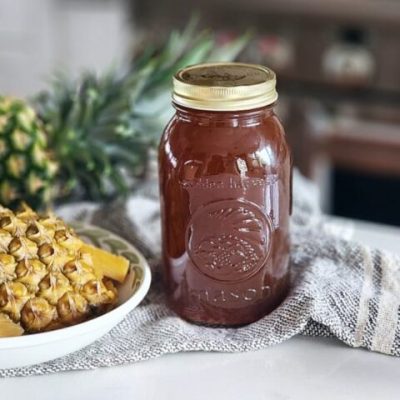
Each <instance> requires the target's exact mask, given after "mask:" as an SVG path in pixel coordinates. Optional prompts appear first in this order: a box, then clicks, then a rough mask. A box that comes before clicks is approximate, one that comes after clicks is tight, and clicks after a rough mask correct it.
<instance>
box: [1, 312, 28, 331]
mask: <svg viewBox="0 0 400 400" xmlns="http://www.w3.org/2000/svg"><path fill="white" fill-rule="evenodd" d="M23 333H24V330H23V329H22V327H21V325H19V324H16V323H15V322H14V321H12V320H11V319H10V318H9V317H8V315H6V314H2V313H0V337H12V336H21V335H22V334H23Z"/></svg>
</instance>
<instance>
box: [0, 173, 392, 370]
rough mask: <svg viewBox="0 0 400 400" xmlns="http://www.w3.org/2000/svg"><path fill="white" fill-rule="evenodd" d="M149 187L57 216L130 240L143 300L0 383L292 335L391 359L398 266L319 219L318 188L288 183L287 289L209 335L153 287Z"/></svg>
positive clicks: (155, 235) (247, 346)
mask: <svg viewBox="0 0 400 400" xmlns="http://www.w3.org/2000/svg"><path fill="white" fill-rule="evenodd" d="M156 188H157V185H156V182H155V181H154V180H150V181H149V182H147V183H146V184H145V185H143V187H142V188H141V189H140V190H138V191H137V192H136V193H135V194H134V195H132V196H131V197H130V198H129V199H128V201H127V202H125V203H123V204H121V203H116V204H114V205H108V206H107V207H101V206H99V205H95V204H87V203H80V204H74V205H68V206H65V207H63V208H60V209H59V210H58V213H59V214H60V215H61V216H63V217H64V218H67V219H70V220H73V219H79V220H80V221H82V220H86V221H88V222H91V223H94V224H97V225H99V226H102V227H103V228H106V229H109V230H111V231H114V232H116V233H117V234H119V235H121V236H123V237H125V238H126V239H128V240H130V241H132V242H133V243H134V244H135V245H136V246H137V247H139V248H140V249H141V250H142V251H143V253H144V254H145V255H146V257H147V258H148V259H149V260H150V262H151V264H152V266H153V269H154V270H153V278H154V279H153V283H152V288H151V290H150V293H149V295H148V297H147V298H146V300H145V301H144V302H143V303H142V304H141V305H140V306H139V307H138V308H137V309H135V310H133V311H132V312H131V313H130V314H129V315H128V317H127V318H126V319H125V320H124V321H123V322H122V323H121V324H119V325H118V326H117V327H115V328H114V329H113V330H112V331H111V332H110V333H108V334H107V335H105V336H104V337H103V338H102V339H100V340H98V341H97V342H95V343H93V344H92V345H90V346H88V347H86V348H84V349H83V350H80V351H78V352H76V353H74V354H71V355H69V356H66V357H64V358H61V359H58V360H55V361H52V362H48V363H45V364H40V365H36V366H32V367H26V368H19V369H11V370H2V371H0V376H27V375H41V374H48V373H53V372H60V371H69V370H79V369H93V368H97V367H110V366H114V365H121V364H126V363H132V362H137V361H141V360H147V359H150V358H155V357H159V356H161V355H163V354H167V353H175V352H180V351H195V350H203V351H220V352H239V351H249V350H257V349H261V348H265V347H268V346H271V345H274V344H278V343H280V342H283V341H285V340H287V339H290V338H291V337H292V336H294V335H297V334H304V335H312V336H332V337H335V338H337V339H339V340H341V341H342V342H344V343H346V344H347V345H349V346H351V347H363V348H366V349H369V350H372V351H376V352H381V353H384V354H391V355H394V356H399V355H400V323H399V321H400V318H399V304H400V259H399V258H398V257H397V256H394V255H392V254H388V253H386V252H384V251H381V250H377V249H371V248H368V247H367V246H364V245H362V244H359V243H356V242H354V241H352V240H351V237H350V236H351V235H350V233H351V230H350V229H348V227H347V226H343V225H341V224H337V223H332V222H330V221H329V219H328V218H326V217H324V216H323V215H321V213H320V211H319V208H318V195H317V191H316V189H315V187H314V185H312V184H311V183H310V182H309V181H307V180H305V179H304V178H302V177H301V176H300V175H299V174H297V173H296V174H295V177H294V213H293V217H292V226H291V232H292V272H293V273H292V277H293V282H292V289H291V292H290V294H289V296H288V297H287V299H286V300H285V301H284V302H283V304H282V305H281V306H280V307H278V309H276V310H275V311H274V312H273V313H271V314H270V315H268V316H266V317H264V318H262V319H261V320H260V321H258V322H255V323H253V324H251V325H248V326H244V327H241V328H210V327H202V326H198V325H192V324H190V323H187V322H185V321H183V320H181V319H180V318H178V317H177V316H176V315H175V314H174V313H172V312H171V311H170V310H169V309H168V308H167V307H166V305H165V302H164V297H163V293H162V286H161V284H160V274H159V269H160V266H159V252H160V226H159V222H160V221H159V206H158V198H157V189H156Z"/></svg>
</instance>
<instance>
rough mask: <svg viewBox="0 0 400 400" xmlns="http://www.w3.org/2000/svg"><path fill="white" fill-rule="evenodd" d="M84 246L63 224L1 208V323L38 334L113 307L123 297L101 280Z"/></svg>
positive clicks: (111, 285)
mask: <svg viewBox="0 0 400 400" xmlns="http://www.w3.org/2000/svg"><path fill="white" fill-rule="evenodd" d="M82 246H83V242H82V241H81V239H80V238H79V237H78V236H77V235H76V234H75V233H74V231H73V230H72V229H71V228H70V227H69V226H67V225H66V224H65V223H64V222H63V221H62V220H60V219H58V218H56V217H55V216H53V215H44V216H40V215H38V214H37V213H35V212H34V211H32V210H31V209H30V208H28V207H26V206H25V207H24V208H23V209H22V210H21V211H19V212H16V213H14V212H13V211H11V210H10V209H7V208H3V207H0V317H1V316H2V315H3V316H7V317H9V318H10V319H11V320H12V321H13V322H14V323H16V324H18V325H20V326H21V327H22V328H23V329H24V331H25V332H28V333H35V332H41V331H48V330H52V329H57V328H62V327H65V326H70V325H74V324H77V323H79V322H82V321H84V320H86V319H88V318H90V317H91V316H93V315H97V314H99V313H101V312H103V311H105V310H107V309H108V308H110V307H112V306H113V305H114V304H115V303H116V301H117V291H116V289H115V287H114V286H113V283H112V282H110V281H109V280H108V279H107V278H103V276H98V275H97V274H96V271H95V269H94V268H93V264H92V261H91V257H90V255H89V254H87V253H84V252H83V251H82V250H81V248H82Z"/></svg>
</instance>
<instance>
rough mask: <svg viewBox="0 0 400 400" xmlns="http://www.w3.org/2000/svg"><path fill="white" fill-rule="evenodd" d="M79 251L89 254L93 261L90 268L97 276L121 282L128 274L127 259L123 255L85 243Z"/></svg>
mask: <svg viewBox="0 0 400 400" xmlns="http://www.w3.org/2000/svg"><path fill="white" fill-rule="evenodd" d="M81 252H82V253H88V254H90V256H91V258H92V262H93V265H92V268H93V269H94V270H95V272H96V274H97V275H98V276H102V277H104V276H105V277H107V278H110V279H113V280H115V281H118V282H120V283H122V282H123V281H124V280H125V278H126V276H127V275H128V271H129V261H128V260H127V259H126V258H125V257H122V256H117V255H115V254H112V253H109V252H108V251H106V250H103V249H99V248H98V247H94V246H91V245H89V244H87V243H84V244H83V246H82V247H81Z"/></svg>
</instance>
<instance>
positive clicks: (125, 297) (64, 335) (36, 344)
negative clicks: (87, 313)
mask: <svg viewBox="0 0 400 400" xmlns="http://www.w3.org/2000/svg"><path fill="white" fill-rule="evenodd" d="M74 227H75V230H76V232H77V233H78V234H79V235H80V236H81V237H82V239H83V240H85V241H86V242H88V243H92V244H94V245H96V246H98V247H101V248H104V249H106V250H110V251H112V252H113V253H114V254H120V255H123V256H125V257H126V258H128V259H129V260H130V262H131V266H130V270H129V274H128V276H127V278H126V279H125V282H124V283H123V284H121V285H119V286H118V292H119V305H118V306H117V307H116V308H114V309H113V310H111V311H109V312H108V313H106V314H103V315H101V316H99V317H96V318H94V319H91V320H89V321H86V322H83V323H81V324H78V325H75V326H71V327H68V328H63V329H58V330H55V331H51V332H44V333H37V334H32V335H25V336H19V337H12V338H0V369H3V368H16V367H23V366H27V365H32V364H38V363H41V362H45V361H50V360H54V359H56V358H58V357H62V356H65V355H67V354H69V353H72V352H74V351H76V350H79V349H81V348H83V347H85V346H87V345H88V344H90V343H92V342H94V341H95V340H97V339H99V338H100V337H101V336H103V335H105V334H106V333H107V332H108V331H110V330H111V329H112V328H113V327H114V326H115V325H117V324H118V323H119V322H121V321H122V320H123V319H124V317H125V316H126V315H127V314H128V313H129V312H130V311H132V310H133V309H134V308H135V307H136V306H137V305H138V304H139V303H140V302H141V301H142V300H143V298H144V297H145V296H146V293H147V292H148V290H149V287H150V281H151V272H150V267H149V265H148V264H147V262H146V260H145V259H144V257H143V256H142V255H141V254H140V252H139V251H138V250H137V249H136V248H135V247H134V246H132V245H131V244H129V243H128V242H127V241H125V240H123V239H122V238H120V237H118V236H116V235H114V234H113V233H111V232H108V231H106V230H103V229H100V228H97V227H94V226H89V225H80V224H75V225H74Z"/></svg>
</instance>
